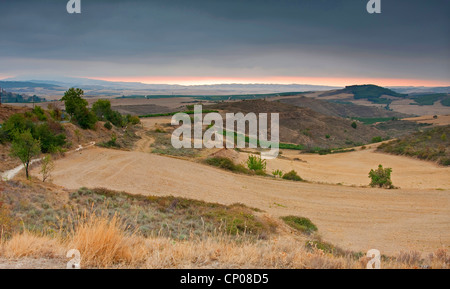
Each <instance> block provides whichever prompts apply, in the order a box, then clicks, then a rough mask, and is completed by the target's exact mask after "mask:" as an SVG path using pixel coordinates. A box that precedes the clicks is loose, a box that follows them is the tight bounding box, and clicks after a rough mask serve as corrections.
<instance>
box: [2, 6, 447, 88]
mask: <svg viewBox="0 0 450 289" xmlns="http://www.w3.org/2000/svg"><path fill="white" fill-rule="evenodd" d="M66 3H67V1H66V0H54V1H51V0H47V1H21V0H15V1H1V2H0V13H1V15H2V17H0V35H1V36H0V61H1V62H4V64H7V65H10V67H5V65H1V63H0V74H1V73H3V74H8V73H10V74H11V73H13V74H17V73H19V72H20V71H24V72H26V71H30V72H31V71H32V70H36V69H39V67H38V66H42V65H44V66H45V67H40V68H41V69H42V68H47V69H49V70H51V69H61V67H62V62H61V61H62V60H64V61H68V60H72V61H77V62H79V64H78V65H77V62H75V63H73V62H72V64H71V65H72V68H71V69H72V71H74V73H76V74H80V73H81V71H82V68H83V65H84V64H85V63H86V62H89V61H91V62H98V63H100V62H101V63H103V64H104V67H103V70H102V67H98V66H97V67H90V68H89V69H90V71H91V72H92V73H97V74H103V75H105V74H111V73H112V72H111V69H105V67H109V66H108V65H111V67H115V68H117V67H123V72H124V73H125V74H133V73H135V74H136V75H142V74H146V75H158V71H162V72H163V73H166V74H170V73H174V74H178V75H189V74H191V73H192V74H197V75H199V74H201V71H203V73H206V74H208V73H213V74H219V73H224V74H230V73H233V71H234V73H236V74H245V73H246V71H248V72H249V73H251V72H253V73H256V74H267V75H308V72H305V71H303V70H304V69H308V70H309V73H310V74H311V75H324V76H339V75H341V74H344V75H341V76H345V75H348V74H360V73H365V76H372V77H415V78H427V79H432V78H437V79H448V78H449V77H450V63H449V62H450V52H449V51H450V49H449V48H450V36H449V35H450V31H449V30H450V17H449V16H448V15H449V13H450V1H447V0H442V1H441V0H430V1H412V0H382V14H379V15H369V14H368V13H367V12H366V8H365V7H366V4H367V0H327V1H325V0H235V1H233V0H228V1H213V0H207V1H203V0H198V1H196V0H183V1H177V0H161V1H158V0H156V1H153V0H152V1H149V0H146V1H137V0H134V1H125V0H123V1H118V0H112V1H111V0H108V1H106V0H105V1H100V0H98V1H96V0H81V3H82V14H81V15H70V14H68V13H67V12H66V10H65V6H66ZM19 60H20V61H19ZM43 61H46V62H43ZM43 63H45V64H43ZM105 63H107V64H105ZM114 64H115V65H116V66H114ZM177 68H178V69H180V71H177ZM200 68H201V69H200ZM181 69H184V71H181ZM105 70H108V71H105ZM200 70H201V71H200ZM63 73H66V74H67V73H70V72H69V71H63ZM115 74H116V75H123V73H122V74H121V73H120V71H116V72H115ZM248 76H252V75H248Z"/></svg>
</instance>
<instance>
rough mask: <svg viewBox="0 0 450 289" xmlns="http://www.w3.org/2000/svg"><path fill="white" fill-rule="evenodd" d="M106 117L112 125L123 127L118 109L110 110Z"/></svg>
mask: <svg viewBox="0 0 450 289" xmlns="http://www.w3.org/2000/svg"><path fill="white" fill-rule="evenodd" d="M106 119H107V120H109V121H110V122H111V123H112V124H113V125H114V126H117V127H123V126H124V121H123V117H122V115H121V114H120V113H119V112H118V111H111V112H110V113H109V114H108V115H107V116H106Z"/></svg>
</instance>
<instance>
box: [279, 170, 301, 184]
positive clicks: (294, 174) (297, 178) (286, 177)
mask: <svg viewBox="0 0 450 289" xmlns="http://www.w3.org/2000/svg"><path fill="white" fill-rule="evenodd" d="M283 179H284V180H290V181H296V182H301V181H303V179H302V178H301V177H300V176H299V175H298V174H297V172H296V171H294V170H292V171H290V172H288V173H285V174H284V175H283Z"/></svg>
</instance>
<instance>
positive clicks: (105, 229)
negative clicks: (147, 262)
mask: <svg viewBox="0 0 450 289" xmlns="http://www.w3.org/2000/svg"><path fill="white" fill-rule="evenodd" d="M67 246H68V248H70V249H77V250H79V251H80V253H81V258H82V264H83V265H84V266H87V267H95V268H110V267H114V266H118V265H119V264H121V265H122V266H127V265H129V264H133V265H138V264H139V263H141V262H143V261H144V260H143V258H144V257H145V251H146V246H145V242H144V239H143V238H141V237H139V236H137V235H136V234H134V233H131V234H130V233H127V232H126V226H125V225H124V224H123V221H122V220H121V218H120V217H118V216H117V215H114V216H113V217H112V218H108V217H107V216H104V215H100V216H97V215H95V214H94V213H92V214H90V215H89V216H88V215H87V214H83V215H82V216H80V217H79V218H78V219H77V220H76V224H75V226H74V230H73V231H72V233H71V234H70V237H69V240H68V242H67Z"/></svg>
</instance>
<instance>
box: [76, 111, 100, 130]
mask: <svg viewBox="0 0 450 289" xmlns="http://www.w3.org/2000/svg"><path fill="white" fill-rule="evenodd" d="M74 118H75V120H76V122H77V123H78V125H79V126H80V127H81V128H82V129H94V128H95V124H96V123H97V117H96V116H95V113H94V112H92V111H90V110H89V109H88V108H87V107H79V108H77V110H76V111H75V115H74Z"/></svg>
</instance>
